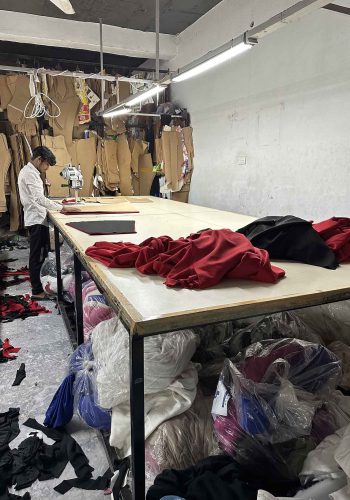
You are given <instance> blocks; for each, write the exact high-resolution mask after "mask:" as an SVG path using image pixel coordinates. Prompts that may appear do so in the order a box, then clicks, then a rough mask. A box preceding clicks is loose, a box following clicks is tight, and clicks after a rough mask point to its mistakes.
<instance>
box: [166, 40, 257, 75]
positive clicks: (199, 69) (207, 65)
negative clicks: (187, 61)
mask: <svg viewBox="0 0 350 500" xmlns="http://www.w3.org/2000/svg"><path fill="white" fill-rule="evenodd" d="M252 47H253V45H252V44H250V43H245V42H242V43H239V44H238V45H234V46H233V47H230V48H229V49H227V50H225V51H224V52H221V54H218V55H216V56H214V57H211V58H210V59H208V60H207V61H204V62H202V63H199V64H197V65H196V66H194V67H193V68H191V69H188V70H185V71H184V72H183V73H180V74H179V75H177V76H175V77H174V78H173V79H172V80H173V81H174V82H182V81H184V80H188V79H189V78H192V77H194V76H197V75H200V74H201V73H204V72H205V71H208V70H209V69H211V68H214V67H215V66H218V65H219V64H221V63H223V62H225V61H228V60H229V59H232V58H233V57H236V56H238V55H239V54H243V52H246V51H247V50H249V49H251V48H252Z"/></svg>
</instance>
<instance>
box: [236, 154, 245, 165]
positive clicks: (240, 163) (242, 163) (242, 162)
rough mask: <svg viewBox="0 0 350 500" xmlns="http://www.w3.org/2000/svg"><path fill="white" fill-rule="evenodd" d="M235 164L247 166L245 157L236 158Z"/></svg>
mask: <svg viewBox="0 0 350 500" xmlns="http://www.w3.org/2000/svg"><path fill="white" fill-rule="evenodd" d="M237 164H238V165H246V164H247V157H246V156H238V158H237Z"/></svg>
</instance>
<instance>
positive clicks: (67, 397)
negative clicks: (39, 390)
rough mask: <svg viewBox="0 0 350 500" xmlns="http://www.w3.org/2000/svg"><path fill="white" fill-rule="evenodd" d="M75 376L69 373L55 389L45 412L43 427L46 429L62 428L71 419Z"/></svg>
mask: <svg viewBox="0 0 350 500" xmlns="http://www.w3.org/2000/svg"><path fill="white" fill-rule="evenodd" d="M74 380H75V374H74V373H70V374H69V375H67V377H66V378H65V379H64V380H63V382H62V384H61V385H60V386H59V388H58V389H57V391H56V393H55V395H54V397H53V399H52V401H51V403H50V406H49V407H48V409H47V411H46V416H45V420H44V425H45V426H46V427H52V428H54V429H55V428H57V427H63V426H65V425H67V424H68V422H70V421H71V420H72V418H73V412H74V408H73V406H74V397H73V386H74Z"/></svg>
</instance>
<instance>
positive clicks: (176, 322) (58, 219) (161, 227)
mask: <svg viewBox="0 0 350 500" xmlns="http://www.w3.org/2000/svg"><path fill="white" fill-rule="evenodd" d="M146 198H148V199H149V200H150V201H151V202H149V203H142V202H140V203H133V205H134V206H135V209H137V210H138V211H139V213H133V214H81V215H80V214H79V215H78V214H76V215H64V214H62V213H59V212H54V211H50V212H49V217H50V219H51V222H52V223H53V224H54V227H55V238H56V243H57V244H56V262H57V279H58V283H57V286H58V297H59V299H60V298H62V281H61V276H60V272H61V268H60V255H59V245H58V241H59V233H61V234H62V236H63V237H64V239H65V240H66V241H67V243H68V244H69V246H70V247H71V248H72V250H73V251H74V264H75V275H76V295H77V296H76V321H77V332H78V343H81V342H82V341H83V319H82V300H81V280H80V273H81V269H82V268H85V269H86V270H87V271H88V272H89V274H90V275H91V277H92V279H94V281H95V282H96V284H97V286H98V288H99V289H100V291H101V292H102V293H103V294H104V295H105V297H106V299H107V301H108V302H109V304H110V306H111V307H112V308H113V309H114V310H115V311H116V312H117V314H118V315H119V317H120V319H121V321H122V322H123V324H124V325H125V327H126V328H127V330H128V332H129V334H130V405H131V440H132V443H131V444H132V446H131V449H132V472H133V488H132V491H133V498H134V499H135V500H141V499H142V500H143V499H144V498H145V483H144V474H145V460H144V452H145V444H144V441H145V440H144V437H145V435H144V380H143V378H144V338H145V336H149V335H156V334H159V333H166V332H169V331H173V330H178V329H183V328H190V327H194V326H199V325H205V324H213V323H218V322H222V321H226V320H233V319H241V318H245V317H250V316H257V315H261V314H266V313H272V312H278V311H283V310H289V309H296V308H301V307H308V306H313V305H319V304H324V303H329V302H335V301H339V300H344V299H349V298H350V264H345V265H342V266H340V267H339V268H338V269H337V270H327V269H323V268H320V267H315V266H309V265H306V264H299V263H293V262H284V261H279V262H274V263H275V264H276V265H278V266H279V267H282V268H283V269H284V270H285V271H286V277H285V278H283V279H282V280H280V281H279V282H278V283H277V284H265V283H256V282H250V281H243V280H235V281H232V280H230V281H224V282H222V283H221V284H220V285H218V286H215V287H213V288H209V289H207V290H185V289H173V288H167V287H166V286H165V285H164V284H163V281H164V280H163V279H162V278H160V277H157V276H148V275H147V276H145V275H142V274H140V273H139V272H138V271H137V270H135V269H109V268H107V267H105V266H104V265H103V264H100V263H99V262H96V261H95V260H93V259H91V258H89V257H87V256H86V255H85V250H86V249H87V248H88V247H89V246H91V245H93V244H94V243H95V242H97V241H105V240H108V241H114V242H116V241H129V242H133V243H140V242H142V241H143V240H145V239H146V238H148V237H150V236H161V235H168V236H171V237H172V238H178V237H180V236H187V235H189V234H190V233H193V232H197V231H199V230H202V229H206V228H212V229H222V228H229V229H232V230H237V229H238V228H240V227H242V226H244V225H246V224H249V223H250V222H252V221H253V220H254V219H255V217H251V216H247V215H242V214H237V213H232V212H225V211H220V210H215V209H212V208H206V207H201V206H197V205H189V204H183V203H179V202H175V201H169V200H165V199H161V198H152V197H146ZM92 219H93V220H106V219H114V220H135V221H136V231H137V232H136V234H127V235H113V236H89V235H87V234H85V233H82V232H80V231H78V230H76V229H73V228H72V227H70V226H67V225H66V224H67V222H72V221H79V220H92Z"/></svg>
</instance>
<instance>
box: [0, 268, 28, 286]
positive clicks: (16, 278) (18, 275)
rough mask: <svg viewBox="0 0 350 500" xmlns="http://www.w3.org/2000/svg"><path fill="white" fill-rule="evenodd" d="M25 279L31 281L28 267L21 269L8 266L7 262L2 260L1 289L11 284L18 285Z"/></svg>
mask: <svg viewBox="0 0 350 500" xmlns="http://www.w3.org/2000/svg"><path fill="white" fill-rule="evenodd" d="M10 277H12V278H13V279H12V280H7V279H4V278H10ZM24 281H30V277H29V270H28V268H27V267H26V266H25V267H22V268H20V269H12V268H10V267H7V265H6V263H3V262H0V289H1V290H5V289H6V288H8V287H9V286H13V285H18V284H20V283H23V282H24Z"/></svg>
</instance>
